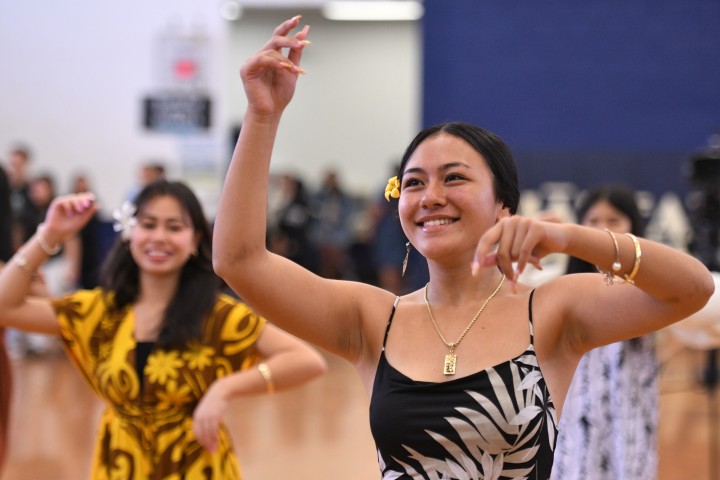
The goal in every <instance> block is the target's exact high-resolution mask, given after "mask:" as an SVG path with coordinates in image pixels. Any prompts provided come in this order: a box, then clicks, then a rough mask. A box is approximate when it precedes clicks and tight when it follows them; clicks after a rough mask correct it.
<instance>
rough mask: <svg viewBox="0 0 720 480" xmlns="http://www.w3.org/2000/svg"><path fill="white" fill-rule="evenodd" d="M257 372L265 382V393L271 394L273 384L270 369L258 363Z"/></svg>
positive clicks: (273, 388)
mask: <svg viewBox="0 0 720 480" xmlns="http://www.w3.org/2000/svg"><path fill="white" fill-rule="evenodd" d="M257 370H258V372H260V375H262V377H263V380H265V386H266V390H267V393H273V392H274V391H275V384H274V383H273V378H272V372H271V371H270V367H268V366H267V364H266V363H264V362H260V363H258V364H257Z"/></svg>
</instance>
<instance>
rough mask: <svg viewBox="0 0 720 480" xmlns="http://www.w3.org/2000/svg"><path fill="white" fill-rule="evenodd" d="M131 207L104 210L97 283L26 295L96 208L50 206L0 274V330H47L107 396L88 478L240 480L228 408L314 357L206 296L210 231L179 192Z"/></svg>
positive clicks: (183, 189) (315, 365)
mask: <svg viewBox="0 0 720 480" xmlns="http://www.w3.org/2000/svg"><path fill="white" fill-rule="evenodd" d="M135 203H136V205H130V204H126V205H124V206H123V210H122V211H120V212H119V213H118V212H116V220H117V221H118V222H117V224H116V225H117V226H119V228H118V230H120V231H121V232H122V235H121V237H120V239H119V240H118V242H117V243H116V245H115V246H114V247H113V250H112V251H111V252H110V253H109V256H108V259H107V261H106V264H105V268H104V273H103V279H102V286H101V287H98V288H97V289H94V290H80V291H77V292H75V293H73V294H70V295H67V296H65V297H62V298H57V299H52V300H51V299H41V298H33V297H31V296H30V295H29V294H28V292H29V289H30V284H31V280H32V278H33V276H34V274H35V272H36V271H37V269H38V268H39V267H40V265H41V264H42V262H43V261H44V260H45V259H46V258H47V257H48V255H49V254H52V252H53V250H54V249H55V246H56V245H60V244H61V243H62V242H63V241H64V240H66V239H67V238H69V237H71V236H73V235H75V234H76V233H77V232H78V231H79V230H80V229H81V228H82V227H83V225H85V223H86V222H87V221H88V220H89V219H90V218H91V217H92V215H93V213H94V212H95V211H96V210H97V205H96V204H95V200H94V197H93V196H92V194H77V195H69V196H65V197H59V198H57V199H56V200H55V201H54V202H53V203H52V205H51V207H50V209H49V211H48V214H47V218H46V219H45V222H44V224H42V225H41V226H40V227H39V228H38V231H37V233H36V234H35V236H34V237H33V238H31V239H30V240H29V241H28V242H27V243H26V244H25V245H24V246H22V247H21V248H20V249H19V251H18V252H17V253H16V254H15V256H14V257H13V259H12V260H11V261H10V262H9V263H8V266H6V268H4V269H2V271H0V326H11V327H15V328H21V329H24V330H27V331H34V332H45V333H56V334H59V335H60V336H61V338H62V340H63V342H64V344H65V346H66V350H67V352H68V354H69V356H70V358H71V359H72V361H73V362H74V363H75V365H76V366H77V367H78V369H79V370H80V371H81V372H82V374H83V375H84V377H85V378H86V379H87V381H88V383H89V384H90V387H91V388H92V389H93V390H94V391H95V392H96V393H97V394H98V395H99V396H100V397H101V398H103V399H104V400H105V401H106V403H107V408H106V409H105V411H104V413H103V415H102V419H101V422H100V425H99V428H98V434H97V439H96V444H95V452H94V457H93V465H92V473H91V478H92V479H96V480H120V479H122V480H128V479H131V480H141V479H142V480H148V479H152V480H160V479H163V480H165V479H167V480H180V479H198V480H199V479H203V480H205V479H209V478H213V479H230V480H232V479H239V478H240V470H239V466H238V462H237V458H236V455H235V453H234V450H233V446H232V443H231V440H230V437H229V435H228V432H227V430H226V429H225V427H224V425H223V422H222V418H223V414H224V412H225V411H226V409H227V407H228V404H229V402H230V401H231V400H232V399H233V398H236V397H240V396H245V395H253V394H261V393H265V392H272V391H273V390H275V389H286V388H290V387H294V386H298V385H300V384H303V383H305V382H307V381H309V380H311V379H313V378H315V377H316V376H318V375H320V374H322V373H323V372H324V371H325V369H326V364H325V361H324V359H323V357H322V356H321V355H320V354H319V353H318V352H316V351H315V350H314V349H312V348H311V347H309V346H308V345H306V344H305V343H302V342H300V341H299V340H297V339H296V338H295V337H292V336H290V335H288V334H286V333H285V332H283V331H282V330H279V329H277V328H276V327H274V326H272V325H270V324H269V323H266V321H265V319H263V318H262V317H259V316H258V315H256V314H255V313H254V312H253V311H252V310H251V309H250V308H249V307H247V306H246V305H244V304H243V303H241V302H239V301H237V300H235V299H234V298H232V297H230V296H227V295H224V294H221V293H219V289H218V287H219V279H218V278H217V277H216V276H215V275H214V273H213V270H212V264H211V252H210V249H211V231H210V227H209V225H208V223H207V221H206V219H205V216H204V214H203V211H202V207H201V206H200V203H199V202H198V200H197V198H196V197H195V195H194V194H193V193H192V191H191V190H190V189H189V188H188V187H187V186H185V185H184V184H183V183H181V182H167V181H160V182H155V183H153V184H150V185H148V186H147V187H146V188H145V189H144V190H143V191H141V192H140V193H139V195H138V197H137V199H136V202H135Z"/></svg>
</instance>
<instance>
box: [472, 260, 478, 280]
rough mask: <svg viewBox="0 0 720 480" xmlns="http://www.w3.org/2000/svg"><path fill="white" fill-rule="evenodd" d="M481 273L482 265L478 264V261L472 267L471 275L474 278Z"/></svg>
mask: <svg viewBox="0 0 720 480" xmlns="http://www.w3.org/2000/svg"><path fill="white" fill-rule="evenodd" d="M479 271H480V263H478V262H477V260H475V261H473V263H472V265H470V273H471V274H472V276H473V277H474V276H475V275H477V273H478V272H479Z"/></svg>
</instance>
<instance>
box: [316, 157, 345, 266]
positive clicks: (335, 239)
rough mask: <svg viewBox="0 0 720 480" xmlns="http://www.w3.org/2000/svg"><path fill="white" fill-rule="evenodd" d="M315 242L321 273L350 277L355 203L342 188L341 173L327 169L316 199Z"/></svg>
mask: <svg viewBox="0 0 720 480" xmlns="http://www.w3.org/2000/svg"><path fill="white" fill-rule="evenodd" d="M311 213H312V216H313V222H312V224H311V226H310V228H311V230H310V232H311V239H312V242H313V245H315V247H316V248H317V252H318V262H319V265H318V273H319V274H320V276H322V277H325V278H334V279H340V278H347V277H348V276H349V275H351V273H350V270H351V268H352V266H351V262H350V258H349V256H348V250H349V248H350V245H351V243H352V241H353V237H352V233H353V229H352V227H353V224H352V222H353V214H354V213H355V212H354V208H353V200H352V198H351V197H350V195H348V193H347V192H346V191H345V190H344V189H343V188H342V186H341V185H340V179H339V177H338V173H337V172H336V171H335V170H327V171H326V172H325V174H324V176H323V180H322V183H321V185H320V188H319V189H318V191H317V192H316V193H315V195H314V196H313V198H312V204H311Z"/></svg>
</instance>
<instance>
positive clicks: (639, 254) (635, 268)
mask: <svg viewBox="0 0 720 480" xmlns="http://www.w3.org/2000/svg"><path fill="white" fill-rule="evenodd" d="M625 235H627V236H628V237H630V239H631V240H632V242H633V245H635V263H634V264H633V268H632V271H631V272H630V275H625V282H627V283H629V284H630V285H635V276H636V275H637V273H638V270H640V260H642V249H641V248H640V242H639V241H638V239H637V237H636V236H635V235H633V234H632V233H626V234H625Z"/></svg>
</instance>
